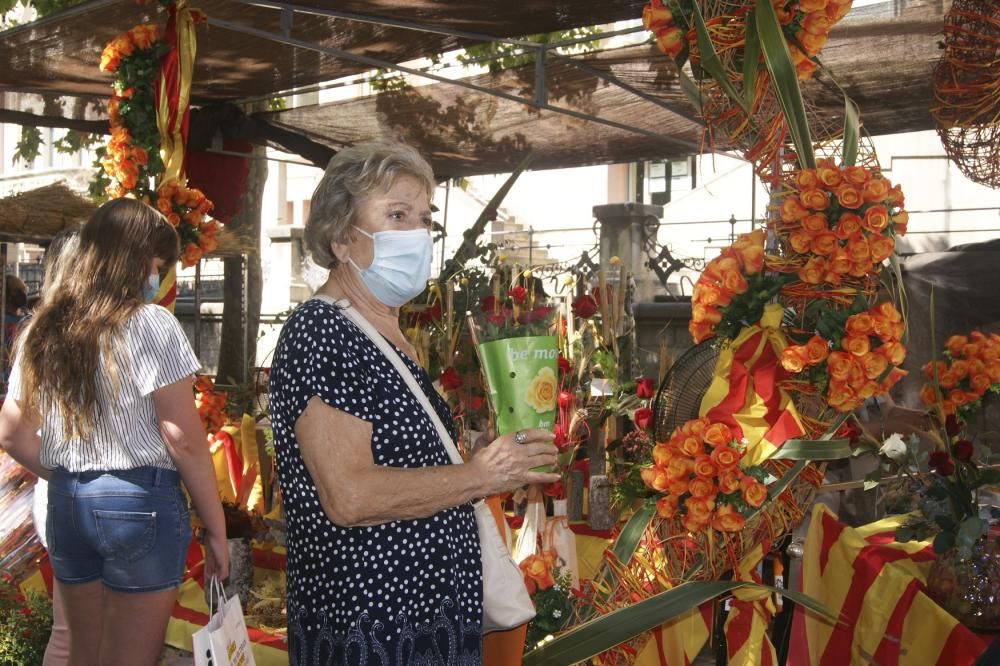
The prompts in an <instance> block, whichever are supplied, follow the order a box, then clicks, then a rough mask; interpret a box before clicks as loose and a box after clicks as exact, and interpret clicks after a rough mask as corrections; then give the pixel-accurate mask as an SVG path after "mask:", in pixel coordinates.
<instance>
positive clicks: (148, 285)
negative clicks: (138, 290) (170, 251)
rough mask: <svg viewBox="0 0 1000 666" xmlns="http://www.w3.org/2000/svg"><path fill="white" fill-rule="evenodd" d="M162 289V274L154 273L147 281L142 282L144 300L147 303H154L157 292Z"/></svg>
mask: <svg viewBox="0 0 1000 666" xmlns="http://www.w3.org/2000/svg"><path fill="white" fill-rule="evenodd" d="M159 291H160V274H159V273H152V274H151V275H150V276H149V277H147V278H146V281H145V282H143V283H142V300H144V301H146V302H147V303H152V302H153V299H154V298H156V294H157V293H159Z"/></svg>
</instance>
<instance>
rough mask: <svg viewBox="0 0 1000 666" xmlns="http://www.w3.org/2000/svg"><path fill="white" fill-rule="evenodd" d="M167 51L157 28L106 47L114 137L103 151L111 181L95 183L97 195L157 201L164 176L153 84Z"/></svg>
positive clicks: (142, 28) (141, 29) (137, 30)
mask: <svg viewBox="0 0 1000 666" xmlns="http://www.w3.org/2000/svg"><path fill="white" fill-rule="evenodd" d="M166 50H167V47H166V46H165V45H164V44H163V43H162V42H161V41H160V35H159V30H158V28H157V27H156V26H155V25H152V24H142V25H137V26H135V27H134V28H132V29H131V30H128V31H126V32H123V33H121V34H119V35H117V36H116V37H115V38H114V39H112V40H111V41H110V42H108V44H107V45H106V46H105V47H104V51H103V52H102V53H101V64H100V68H101V71H102V72H107V73H110V74H113V75H114V81H113V82H112V84H111V88H112V91H113V92H112V95H111V98H110V99H109V100H108V124H109V125H110V127H111V139H110V140H109V141H108V144H107V146H106V147H105V148H104V149H102V150H99V151H98V161H99V163H100V165H101V168H102V169H103V172H104V174H105V177H104V178H103V179H99V180H98V182H97V183H95V185H96V189H95V191H94V192H93V193H94V194H97V195H102V196H109V197H111V198H118V197H123V196H125V195H126V194H132V195H133V196H135V197H136V198H140V199H143V200H144V201H146V202H147V203H148V202H149V201H150V199H151V198H152V194H153V192H152V181H153V179H154V178H155V177H156V176H157V175H158V174H160V173H162V172H163V162H162V161H161V160H160V151H159V146H160V132H159V129H158V128H157V125H156V107H155V97H154V94H153V82H154V81H155V80H156V71H157V68H158V67H159V62H160V58H161V57H162V56H163V54H164V53H165V52H166Z"/></svg>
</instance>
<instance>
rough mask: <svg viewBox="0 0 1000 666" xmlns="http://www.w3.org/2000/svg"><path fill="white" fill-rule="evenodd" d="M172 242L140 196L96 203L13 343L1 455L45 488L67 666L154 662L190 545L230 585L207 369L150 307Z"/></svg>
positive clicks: (176, 329) (0, 413)
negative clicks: (197, 534)
mask: <svg viewBox="0 0 1000 666" xmlns="http://www.w3.org/2000/svg"><path fill="white" fill-rule="evenodd" d="M177 254H178V238H177V232H176V231H175V230H174V229H173V227H171V226H170V224H169V223H168V222H167V221H166V220H165V219H164V218H163V216H162V215H160V214H159V213H158V212H156V211H155V210H153V209H152V208H150V207H149V206H146V205H145V204H142V203H140V202H138V201H135V200H131V199H118V200H115V201H111V202H109V203H106V204H104V205H103V206H101V207H100V208H99V209H98V210H97V212H96V213H95V214H94V215H93V217H91V219H90V220H89V221H88V222H87V223H86V224H85V225H84V226H83V228H82V230H81V231H80V235H79V240H78V243H77V247H76V249H75V251H74V252H73V254H72V256H71V258H70V259H69V260H71V261H72V262H73V265H71V266H70V265H63V267H62V268H63V271H64V275H63V279H60V280H59V281H58V283H57V285H56V286H55V288H53V289H50V290H48V291H47V292H46V293H45V294H44V296H43V297H42V300H41V302H40V304H39V305H38V307H37V308H36V309H35V312H34V314H33V316H32V317H31V320H30V321H29V322H28V324H27V326H26V327H25V329H24V330H23V331H22V333H21V334H20V337H19V341H18V348H17V351H16V355H15V363H14V368H13V371H12V373H11V381H10V386H9V388H8V395H7V400H5V401H4V404H3V408H2V410H0V445H2V446H3V448H4V449H6V450H7V452H8V453H10V454H11V456H13V457H14V459H15V460H17V461H18V462H19V463H21V464H22V465H24V466H25V467H27V468H28V469H30V470H31V471H32V472H34V473H36V474H38V475H39V476H40V477H42V478H47V479H48V480H49V489H48V516H47V519H46V533H47V537H48V542H49V543H48V546H49V557H50V561H51V563H52V569H53V572H54V574H55V579H56V585H57V586H59V591H60V593H61V595H62V598H63V601H64V603H65V607H66V615H67V622H68V625H69V633H70V662H71V663H73V664H97V663H101V664H155V663H156V662H157V660H158V658H159V655H160V652H161V650H162V645H163V637H164V633H165V631H166V626H167V621H168V620H169V618H170V612H171V610H172V609H173V606H174V600H175V598H176V595H177V587H178V585H179V584H180V582H181V579H182V577H183V574H184V568H185V559H186V554H187V546H188V543H189V542H190V538H191V527H190V521H189V517H188V510H187V500H186V498H185V496H184V494H183V492H182V491H181V487H180V482H181V481H183V482H184V485H185V486H186V488H187V490H188V493H189V494H190V496H191V500H192V502H193V504H194V507H195V509H196V510H197V512H198V515H199V517H200V518H201V520H202V522H203V523H204V524H205V527H206V534H205V575H206V576H211V575H213V574H214V575H217V576H218V577H220V578H225V577H226V576H227V575H228V567H229V563H228V554H227V548H226V535H225V525H224V519H223V514H222V506H221V504H220V501H219V496H218V491H217V488H216V482H215V474H214V471H213V469H212V464H211V458H210V454H209V451H208V447H207V446H206V444H205V432H204V429H203V427H202V425H201V421H200V420H199V418H198V414H197V411H196V409H195V406H194V398H193V394H192V379H191V376H192V375H193V374H194V372H195V371H197V370H198V369H199V367H200V363H199V362H198V360H197V358H196V357H195V355H194V353H193V351H192V350H191V347H190V345H189V344H188V342H187V339H186V337H185V336H184V333H183V331H182V330H181V328H180V325H179V323H178V322H177V320H176V319H175V318H174V316H173V315H172V314H171V313H170V312H168V311H167V310H165V309H164V308H161V307H159V306H157V305H151V304H149V303H148V301H149V300H151V296H152V294H150V292H152V293H153V294H155V291H156V289H155V286H156V283H157V281H158V277H159V271H160V269H161V268H162V267H164V266H168V265H170V264H172V263H173V262H176V260H177Z"/></svg>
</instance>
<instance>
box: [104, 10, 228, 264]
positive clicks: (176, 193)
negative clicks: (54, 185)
mask: <svg viewBox="0 0 1000 666" xmlns="http://www.w3.org/2000/svg"><path fill="white" fill-rule="evenodd" d="M167 48H168V47H167V46H166V45H164V44H163V43H162V42H161V41H160V35H159V31H158V29H157V27H156V26H155V25H152V24H143V25H137V26H135V27H134V28H132V29H131V30H128V31H127V32H123V33H121V34H120V35H118V36H116V37H115V38H114V39H112V40H111V41H110V42H109V43H108V44H107V46H105V47H104V51H103V53H102V54H101V71H103V72H109V73H111V74H113V75H114V81H113V83H112V84H111V87H112V89H113V91H114V92H113V94H112V96H111V99H109V100H108V123H109V125H110V127H111V139H110V140H109V141H108V143H107V146H106V147H105V148H102V149H100V150H99V151H98V157H99V163H100V165H101V169H102V172H103V175H101V174H99V175H98V178H97V180H96V181H95V183H94V184H93V185H92V186H91V194H94V195H95V196H107V197H110V198H112V199H117V198H119V197H124V196H132V197H135V198H136V199H139V200H141V201H144V202H145V203H147V204H149V205H151V206H155V207H156V208H157V209H158V210H159V211H160V212H161V213H163V215H164V216H165V217H166V218H167V219H168V220H169V221H170V223H171V224H173V225H174V227H176V228H177V233H178V234H179V235H180V240H181V257H180V258H181V263H182V265H183V266H184V267H185V268H186V267H189V266H193V265H194V264H195V263H197V261H198V260H199V259H200V258H201V257H202V255H204V254H208V253H209V252H212V251H213V250H215V249H216V247H218V240H217V236H218V231H219V222H218V221H216V220H213V219H211V218H207V217H206V215H207V213H208V212H209V211H211V210H212V202H211V201H209V200H208V199H207V198H206V197H205V195H204V194H203V193H201V192H200V191H198V190H195V189H191V188H188V187H187V186H186V184H185V183H184V182H178V181H175V180H172V181H169V182H166V183H162V184H161V185H160V187H159V189H157V188H156V186H155V182H156V180H157V179H158V178H162V176H163V174H164V171H165V169H164V165H163V161H162V159H161V158H160V131H159V127H158V125H157V121H156V105H155V96H154V92H153V87H154V85H155V82H156V76H157V71H158V68H159V63H160V59H161V57H162V56H163V55H164V53H165V52H166V51H167Z"/></svg>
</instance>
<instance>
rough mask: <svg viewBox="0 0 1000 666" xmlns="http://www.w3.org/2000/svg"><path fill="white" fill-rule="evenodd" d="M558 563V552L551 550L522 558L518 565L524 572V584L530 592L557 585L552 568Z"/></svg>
mask: <svg viewBox="0 0 1000 666" xmlns="http://www.w3.org/2000/svg"><path fill="white" fill-rule="evenodd" d="M556 563H557V560H556V554H555V552H553V551H551V550H543V551H542V552H541V553H536V554H534V555H529V556H528V557H526V558H524V559H523V560H521V563H520V564H519V565H518V567H520V569H521V573H522V574H524V586H525V587H527V588H528V594H534V593H535V592H536V591H540V590H547V589H549V588H550V587H552V586H553V585H555V582H556V581H555V578H554V577H553V576H552V570H553V569H554V568H555V566H556Z"/></svg>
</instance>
